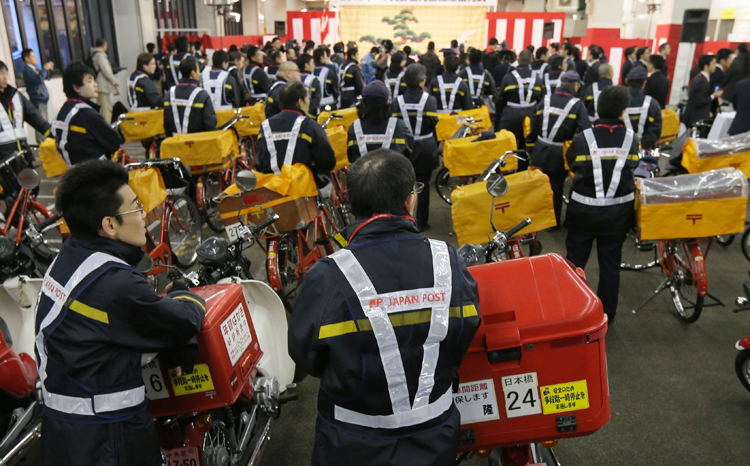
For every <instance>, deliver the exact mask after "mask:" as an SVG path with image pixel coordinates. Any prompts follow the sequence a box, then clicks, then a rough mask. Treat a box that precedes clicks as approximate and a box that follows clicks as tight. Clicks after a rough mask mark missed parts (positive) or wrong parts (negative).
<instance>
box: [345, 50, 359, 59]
mask: <svg viewBox="0 0 750 466" xmlns="http://www.w3.org/2000/svg"><path fill="white" fill-rule="evenodd" d="M357 53H359V49H358V48H357V47H349V48H348V49H347V50H346V58H349V59H354V55H356V54H357Z"/></svg>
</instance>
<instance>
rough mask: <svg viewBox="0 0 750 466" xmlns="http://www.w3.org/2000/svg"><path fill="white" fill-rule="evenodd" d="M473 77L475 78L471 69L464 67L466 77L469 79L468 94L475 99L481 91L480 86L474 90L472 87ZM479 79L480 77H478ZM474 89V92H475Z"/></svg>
mask: <svg viewBox="0 0 750 466" xmlns="http://www.w3.org/2000/svg"><path fill="white" fill-rule="evenodd" d="M474 76H476V75H475V74H474V73H472V72H471V67H470V66H467V67H466V77H467V78H469V79H468V81H469V83H468V84H469V94H471V96H472V97H474V98H477V97H479V93H481V91H482V86H481V85H478V86H476V88H475V87H474ZM480 78H481V76H480ZM475 89H476V91H475ZM477 91H478V92H477Z"/></svg>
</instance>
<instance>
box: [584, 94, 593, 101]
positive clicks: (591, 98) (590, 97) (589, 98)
mask: <svg viewBox="0 0 750 466" xmlns="http://www.w3.org/2000/svg"><path fill="white" fill-rule="evenodd" d="M586 100H594V96H593V95H590V96H588V97H586Z"/></svg>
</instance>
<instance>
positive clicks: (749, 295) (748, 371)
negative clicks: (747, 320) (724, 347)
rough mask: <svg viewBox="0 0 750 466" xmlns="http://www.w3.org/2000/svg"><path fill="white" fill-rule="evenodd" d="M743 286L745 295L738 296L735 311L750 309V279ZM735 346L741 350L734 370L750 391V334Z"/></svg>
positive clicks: (735, 361)
mask: <svg viewBox="0 0 750 466" xmlns="http://www.w3.org/2000/svg"><path fill="white" fill-rule="evenodd" d="M742 288H743V289H744V291H745V296H741V297H739V298H737V301H735V305H736V309H735V310H734V312H741V311H750V279H748V280H745V283H744V284H743V285H742ZM734 346H735V348H737V349H738V350H739V353H738V354H737V357H736V358H735V360H734V370H735V371H736V372H737V377H738V378H739V379H740V382H741V383H742V386H744V387H745V388H746V389H747V390H748V391H750V336H748V337H745V338H743V339H742V340H740V341H738V342H737V344H736V345H734Z"/></svg>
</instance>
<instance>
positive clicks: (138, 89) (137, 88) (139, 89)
mask: <svg viewBox="0 0 750 466" xmlns="http://www.w3.org/2000/svg"><path fill="white" fill-rule="evenodd" d="M135 90H136V91H141V92H143V89H142V88H140V87H138V86H136V87H135Z"/></svg>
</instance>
